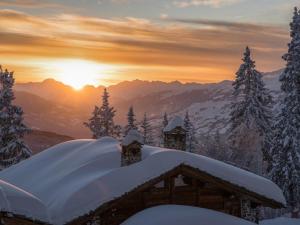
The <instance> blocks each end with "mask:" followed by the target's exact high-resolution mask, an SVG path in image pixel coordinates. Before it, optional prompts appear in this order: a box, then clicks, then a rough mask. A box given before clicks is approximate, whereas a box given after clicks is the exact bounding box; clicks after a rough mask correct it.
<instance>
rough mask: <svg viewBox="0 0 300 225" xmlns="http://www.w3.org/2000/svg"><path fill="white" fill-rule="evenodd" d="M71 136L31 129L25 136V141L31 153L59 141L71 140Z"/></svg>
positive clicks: (35, 152)
mask: <svg viewBox="0 0 300 225" xmlns="http://www.w3.org/2000/svg"><path fill="white" fill-rule="evenodd" d="M72 139H73V138H72V137H69V136H65V135H60V134H56V133H52V132H47V131H38V130H33V131H32V132H30V133H29V134H27V135H26V136H25V143H26V144H27V145H28V146H29V148H30V149H31V150H32V153H33V154H37V153H39V152H41V151H43V150H45V149H47V148H50V147H52V146H54V145H57V144H59V143H61V142H66V141H70V140H72Z"/></svg>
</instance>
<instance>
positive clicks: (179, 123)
mask: <svg viewBox="0 0 300 225" xmlns="http://www.w3.org/2000/svg"><path fill="white" fill-rule="evenodd" d="M176 127H181V128H184V122H183V120H182V118H181V117H180V116H174V118H172V119H171V120H170V121H169V123H168V125H167V126H166V127H165V128H164V132H169V131H171V130H173V129H175V128H176Z"/></svg>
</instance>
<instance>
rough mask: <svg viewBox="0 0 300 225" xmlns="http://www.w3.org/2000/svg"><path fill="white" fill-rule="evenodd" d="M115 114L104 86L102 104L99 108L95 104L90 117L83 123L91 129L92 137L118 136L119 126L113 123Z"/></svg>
mask: <svg viewBox="0 0 300 225" xmlns="http://www.w3.org/2000/svg"><path fill="white" fill-rule="evenodd" d="M115 114H116V110H115V109H114V107H110V105H109V93H108V91H107V89H106V88H105V89H104V93H103V96H102V106H101V107H100V108H99V107H98V106H95V109H94V111H93V112H92V117H91V118H90V119H89V121H88V122H86V123H84V125H85V126H86V127H88V128H89V129H90V130H91V131H92V134H93V138H94V139H99V138H101V137H105V136H111V137H119V136H120V133H121V127H120V126H119V125H116V124H115V123H114V117H115Z"/></svg>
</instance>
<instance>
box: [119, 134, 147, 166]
mask: <svg viewBox="0 0 300 225" xmlns="http://www.w3.org/2000/svg"><path fill="white" fill-rule="evenodd" d="M143 144H144V142H143V136H142V135H141V134H140V133H139V132H138V131H137V130H130V131H129V132H128V134H127V135H126V137H125V138H124V140H123V141H122V154H121V166H129V165H131V164H133V163H136V162H139V161H141V160H142V146H143Z"/></svg>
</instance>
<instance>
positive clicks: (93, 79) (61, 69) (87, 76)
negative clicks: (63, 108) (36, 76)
mask: <svg viewBox="0 0 300 225" xmlns="http://www.w3.org/2000/svg"><path fill="white" fill-rule="evenodd" d="M54 68H55V69H54V70H55V76H56V78H57V79H58V80H60V81H61V82H63V83H65V84H67V85H70V86H72V87H73V88H75V89H76V90H80V89H81V88H83V87H84V86H86V85H94V86H97V85H99V84H101V80H102V79H105V78H107V75H108V73H109V69H110V67H109V66H108V65H102V64H98V63H96V62H91V61H85V60H62V61H58V62H56V63H55V65H54Z"/></svg>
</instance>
